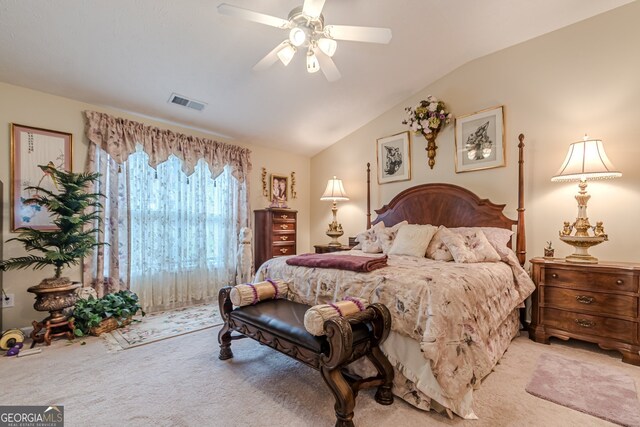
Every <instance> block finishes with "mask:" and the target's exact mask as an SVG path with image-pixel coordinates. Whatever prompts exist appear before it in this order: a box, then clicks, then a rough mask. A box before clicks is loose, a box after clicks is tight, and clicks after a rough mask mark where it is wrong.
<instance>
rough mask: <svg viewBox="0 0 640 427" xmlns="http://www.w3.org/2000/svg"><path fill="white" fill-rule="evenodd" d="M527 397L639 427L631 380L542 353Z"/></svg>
mask: <svg viewBox="0 0 640 427" xmlns="http://www.w3.org/2000/svg"><path fill="white" fill-rule="evenodd" d="M526 390H527V392H528V393H530V394H532V395H534V396H537V397H540V398H542V399H545V400H549V401H551V402H554V403H557V404H559V405H562V406H566V407H568V408H571V409H575V410H577V411H580V412H584V413H586V414H589V415H593V416H594V417H598V418H602V419H603V420H607V421H610V422H612V423H616V424H620V425H622V426H629V427H631V426H634V427H636V426H640V402H638V395H637V393H636V385H635V382H634V380H633V378H631V377H629V376H628V375H625V374H623V373H620V372H617V371H615V370H613V369H611V368H609V367H606V366H602V365H594V364H591V363H586V362H580V361H577V360H572V359H566V358H564V357H561V356H557V355H553V354H549V353H545V354H543V355H542V356H540V358H539V359H538V364H537V366H536V370H535V371H534V373H533V376H532V378H531V381H529V384H527V387H526Z"/></svg>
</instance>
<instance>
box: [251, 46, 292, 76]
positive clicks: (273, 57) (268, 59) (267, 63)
mask: <svg viewBox="0 0 640 427" xmlns="http://www.w3.org/2000/svg"><path fill="white" fill-rule="evenodd" d="M286 44H287V41H286V40H285V41H283V42H282V43H280V44H279V45H278V46H276V47H275V48H274V49H273V50H272V51H271V52H269V53H267V55H266V56H265V57H264V58H262V59H261V60H260V61H258V63H257V64H256V65H254V66H253V71H262V70H266V69H267V68H269V67H271V66H272V65H273V64H275V63H276V62H277V61H278V52H280V50H281V49H282V48H284V47H285V45H286Z"/></svg>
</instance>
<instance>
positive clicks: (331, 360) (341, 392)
mask: <svg viewBox="0 0 640 427" xmlns="http://www.w3.org/2000/svg"><path fill="white" fill-rule="evenodd" d="M231 289H232V288H231V287H225V288H223V289H221V290H220V294H219V296H218V300H219V304H220V313H221V314H222V318H223V320H224V326H223V327H222V329H221V330H220V333H219V334H218V342H219V343H220V356H219V358H220V359H221V360H226V359H230V358H232V357H233V353H232V352H231V341H232V340H235V339H240V338H246V337H249V338H253V339H254V340H256V341H258V342H259V343H260V344H264V345H267V346H269V347H271V348H273V349H275V350H278V351H279V352H281V353H284V354H286V355H287V356H289V357H292V358H294V359H296V360H299V361H300V362H302V363H304V364H306V365H308V366H310V367H312V368H314V369H317V370H319V371H320V373H321V374H322V378H323V379H324V381H325V383H326V384H327V386H328V387H329V388H330V389H331V392H332V393H333V395H334V397H335V401H336V404H335V406H334V408H335V413H336V418H337V421H336V424H335V425H336V426H339V427H347V426H353V425H354V424H353V410H354V407H355V397H356V396H357V394H358V391H359V390H362V389H365V388H371V387H377V388H378V389H377V391H376V395H375V399H376V401H377V402H378V403H380V404H382V405H390V404H392V403H393V395H392V394H391V385H392V382H393V367H392V366H391V364H390V363H389V361H388V360H387V358H386V357H385V355H384V354H383V353H382V351H380V348H379V345H380V343H382V342H383V341H384V340H385V339H386V338H387V336H388V335H389V330H390V328H391V316H390V314H389V310H388V309H387V307H385V306H384V305H382V304H372V305H370V306H369V307H367V308H366V309H365V310H364V311H361V312H359V313H356V314H354V315H351V316H347V317H334V318H331V319H329V320H327V321H326V322H325V323H324V329H325V333H326V335H325V336H313V335H311V334H310V333H309V332H307V331H306V329H305V327H304V321H303V319H304V315H305V312H306V311H307V310H308V309H309V308H311V307H310V306H308V305H305V304H300V303H297V302H293V301H289V300H286V299H274V300H267V301H262V302H259V303H257V304H255V305H247V306H244V307H237V308H235V309H234V308H233V305H232V303H231V299H230V298H229V295H230V292H231ZM232 331H236V332H239V333H240V334H241V335H231V332H232ZM365 356H366V357H367V358H368V359H369V360H370V361H371V362H372V363H373V365H374V366H375V368H376V370H377V371H378V374H377V375H376V376H375V377H370V378H359V377H356V376H353V375H350V374H347V373H346V372H343V368H344V367H346V366H347V365H348V364H349V363H351V362H353V361H354V360H357V359H359V358H361V357H365Z"/></svg>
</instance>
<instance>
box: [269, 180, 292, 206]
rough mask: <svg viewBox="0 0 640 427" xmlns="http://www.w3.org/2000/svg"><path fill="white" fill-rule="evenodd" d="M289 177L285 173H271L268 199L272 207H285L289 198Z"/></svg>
mask: <svg viewBox="0 0 640 427" xmlns="http://www.w3.org/2000/svg"><path fill="white" fill-rule="evenodd" d="M288 181H289V177H287V176H285V175H274V174H271V186H270V188H271V193H270V195H269V200H271V204H270V205H269V207H272V208H286V207H287V201H288V200H289V191H288V188H289V185H288V184H289V183H288Z"/></svg>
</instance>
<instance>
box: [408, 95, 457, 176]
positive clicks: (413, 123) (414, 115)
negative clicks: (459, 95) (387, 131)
mask: <svg viewBox="0 0 640 427" xmlns="http://www.w3.org/2000/svg"><path fill="white" fill-rule="evenodd" d="M405 111H406V112H407V114H408V116H409V118H407V119H405V120H403V121H402V124H405V125H409V128H410V129H411V130H412V131H414V132H415V133H416V134H420V135H422V136H424V137H425V138H426V140H427V147H426V148H425V150H427V157H429V167H430V168H431V169H433V166H434V165H435V163H436V160H435V158H436V149H437V148H438V147H437V146H436V137H437V136H438V133H439V132H440V131H441V130H442V128H444V127H445V126H446V125H448V124H449V122H450V121H451V118H452V115H451V113H449V111H447V106H446V105H445V103H444V102H443V101H438V99H436V97H435V96H432V95H429V96H427V99H426V100H422V101H420V102H419V103H418V105H416V106H415V107H407V108H405Z"/></svg>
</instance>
